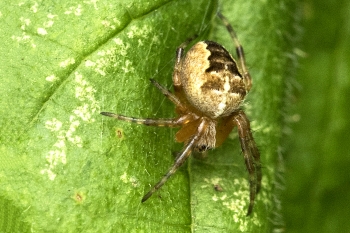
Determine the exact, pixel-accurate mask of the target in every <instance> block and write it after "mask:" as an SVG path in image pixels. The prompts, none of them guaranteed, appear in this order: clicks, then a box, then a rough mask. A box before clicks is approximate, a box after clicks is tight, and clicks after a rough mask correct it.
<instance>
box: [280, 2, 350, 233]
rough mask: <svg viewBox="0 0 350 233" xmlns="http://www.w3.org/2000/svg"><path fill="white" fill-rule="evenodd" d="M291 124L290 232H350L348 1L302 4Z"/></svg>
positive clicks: (287, 174) (286, 200)
mask: <svg viewBox="0 0 350 233" xmlns="http://www.w3.org/2000/svg"><path fill="white" fill-rule="evenodd" d="M301 7H302V15H303V22H302V26H303V28H302V30H303V33H302V34H303V37H302V40H301V41H302V44H301V50H300V51H296V52H298V53H299V54H300V56H301V57H300V59H299V63H300V67H299V70H298V73H297V74H296V83H294V84H293V85H294V87H296V90H297V91H296V92H295V91H294V93H293V95H292V101H291V107H289V110H290V112H289V113H290V114H289V117H287V120H288V121H290V122H292V123H291V124H289V128H286V130H285V132H286V134H287V137H286V139H285V144H286V146H285V147H284V148H285V151H284V156H285V168H286V170H285V179H286V184H285V187H286V190H285V191H284V194H283V195H284V200H283V201H284V203H283V208H284V217H285V221H286V231H287V232H350V220H349V217H350V195H349V194H350V181H349V178H350V175H349V166H350V152H349V150H350V149H349V148H348V146H349V142H350V140H349V139H350V137H349V129H350V121H349V106H350V104H349V101H350V37H349V35H350V1H334V0H333V1H328V0H325V1H316V0H307V1H303V2H302V5H301Z"/></svg>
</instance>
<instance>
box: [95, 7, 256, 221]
mask: <svg viewBox="0 0 350 233" xmlns="http://www.w3.org/2000/svg"><path fill="white" fill-rule="evenodd" d="M218 16H219V17H220V18H221V19H222V20H223V22H224V24H225V25H226V27H227V29H228V31H229V32H230V34H231V37H232V38H233V40H234V42H235V45H236V53H237V56H238V59H239V63H240V68H238V66H237V63H236V61H235V60H234V59H233V58H232V56H231V55H230V53H229V52H228V51H227V50H226V49H225V48H224V47H222V46H221V45H220V44H218V43H216V42H213V41H201V42H198V43H196V44H195V45H194V46H193V47H192V48H191V49H190V50H189V51H188V52H187V53H186V56H185V57H183V53H184V48H185V47H186V46H187V44H188V42H189V41H187V42H185V43H183V44H182V45H180V47H179V48H178V49H177V51H176V63H175V68H174V73H173V84H174V91H175V93H174V94H173V93H171V92H170V91H169V90H168V89H166V88H164V87H163V86H161V85H160V84H159V83H157V82H156V81H155V80H153V79H151V82H152V83H153V84H154V85H155V86H156V87H157V88H158V89H159V90H160V91H161V92H162V93H163V94H164V95H165V96H166V97H167V98H168V99H169V100H171V101H172V102H173V103H174V104H175V106H176V112H177V114H178V115H179V116H178V117H177V118H172V119H149V118H148V119H142V118H133V117H127V116H123V115H118V114H114V113H109V112H102V113H101V114H103V115H105V116H109V117H113V118H116V119H119V120H124V121H129V122H134V123H138V124H145V125H152V126H168V127H181V129H180V130H179V131H178V132H177V133H176V141H177V142H183V143H184V148H183V149H182V151H181V152H179V154H178V156H177V158H176V160H175V163H174V164H173V165H172V166H171V167H170V169H169V170H168V172H167V173H166V174H165V176H164V177H163V178H162V179H161V180H160V181H159V182H158V183H157V184H156V185H154V186H153V188H152V189H151V190H150V191H149V192H148V193H147V194H146V195H145V196H144V197H143V199H142V202H144V201H146V200H147V199H148V198H149V197H150V196H151V195H152V194H153V193H154V192H155V191H157V190H158V189H159V188H160V187H161V186H162V185H163V184H164V183H165V182H166V181H167V180H168V178H169V177H170V176H171V175H172V174H174V173H175V172H176V171H177V169H178V168H179V167H180V166H181V165H182V164H183V163H184V162H185V161H186V159H187V158H188V157H189V156H190V154H191V152H192V151H198V152H204V151H206V150H208V149H212V148H215V147H218V146H220V145H221V144H222V143H223V142H224V141H225V139H226V138H227V137H228V135H229V133H230V132H231V131H232V129H233V128H234V127H237V129H238V135H239V139H240V143H241V148H242V152H243V155H244V159H245V164H246V167H247V170H248V172H249V187H250V203H249V207H248V213H247V215H249V214H250V213H251V212H252V210H253V206H254V201H255V197H256V194H257V193H258V192H259V190H260V186H261V165H260V154H259V151H258V149H257V146H256V144H255V142H254V139H253V136H252V133H251V130H250V124H249V120H248V118H247V117H246V115H245V113H244V112H243V111H242V110H241V109H240V106H241V104H242V102H243V100H244V98H245V96H246V94H247V93H248V92H249V90H250V88H251V77H250V75H249V72H248V69H247V68H246V65H245V59H244V52H243V48H242V46H241V45H240V44H239V42H238V39H237V37H236V34H235V32H234V31H233V29H232V27H231V25H230V24H229V23H228V22H227V20H226V18H225V17H224V16H222V15H221V14H220V13H218Z"/></svg>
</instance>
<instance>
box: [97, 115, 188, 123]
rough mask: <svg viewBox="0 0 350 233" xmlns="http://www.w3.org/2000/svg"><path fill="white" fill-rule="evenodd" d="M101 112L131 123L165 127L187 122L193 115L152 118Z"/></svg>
mask: <svg viewBox="0 0 350 233" xmlns="http://www.w3.org/2000/svg"><path fill="white" fill-rule="evenodd" d="M100 114H102V115H104V116H108V117H112V118H115V119H118V120H122V121H127V122H131V123H136V124H142V125H147V126H164V127H179V126H181V125H183V124H185V123H187V122H188V121H189V120H190V117H192V116H191V115H185V116H183V117H179V118H158V119H152V118H135V117H128V116H124V115H119V114H116V113H112V112H101V113H100Z"/></svg>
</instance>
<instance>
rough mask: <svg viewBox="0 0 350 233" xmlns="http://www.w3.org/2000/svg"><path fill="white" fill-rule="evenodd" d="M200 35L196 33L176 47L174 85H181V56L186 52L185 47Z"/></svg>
mask: <svg viewBox="0 0 350 233" xmlns="http://www.w3.org/2000/svg"><path fill="white" fill-rule="evenodd" d="M197 36H198V35H194V36H193V37H191V38H188V39H187V40H186V41H185V42H183V43H182V44H181V45H180V46H179V47H178V48H177V49H176V61H175V67H174V73H173V83H174V87H175V88H176V87H180V86H181V81H180V70H181V58H182V57H183V54H184V52H185V48H186V47H187V45H188V44H189V43H191V41H192V40H194V39H195V38H196V37H197Z"/></svg>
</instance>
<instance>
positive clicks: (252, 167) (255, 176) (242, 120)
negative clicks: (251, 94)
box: [233, 110, 262, 216]
mask: <svg viewBox="0 0 350 233" xmlns="http://www.w3.org/2000/svg"><path fill="white" fill-rule="evenodd" d="M233 121H234V122H235V124H236V125H237V128H238V135H239V140H240V143H241V148H242V152H243V155H244V161H245V165H246V167H247V170H248V172H249V189H250V199H249V200H250V203H249V208H248V213H247V216H248V215H250V214H251V213H252V210H253V207H254V201H255V197H256V195H257V194H258V192H259V191H260V187H261V177H262V174H261V163H260V153H259V150H258V148H257V146H256V144H255V141H254V138H253V135H252V132H251V129H250V123H249V120H248V118H247V116H246V115H245V113H244V112H243V111H242V110H240V111H239V112H238V113H237V114H236V115H234V117H233Z"/></svg>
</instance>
